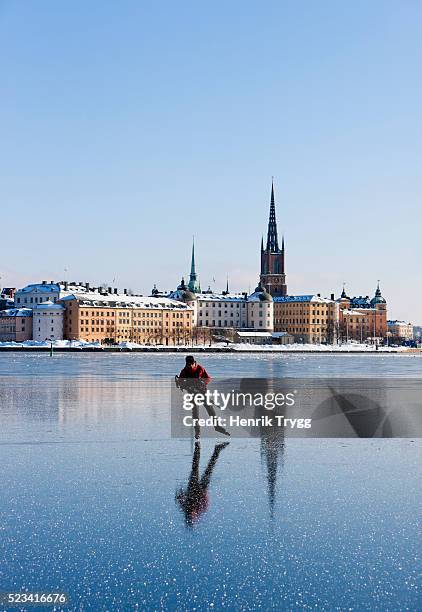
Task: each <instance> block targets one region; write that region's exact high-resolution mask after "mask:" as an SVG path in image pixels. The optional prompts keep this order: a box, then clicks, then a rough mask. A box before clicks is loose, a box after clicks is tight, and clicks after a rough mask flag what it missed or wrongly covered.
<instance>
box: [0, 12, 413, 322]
mask: <svg viewBox="0 0 422 612" xmlns="http://www.w3.org/2000/svg"><path fill="white" fill-rule="evenodd" d="M161 8H162V7H161ZM421 13H422V9H421V7H420V5H418V3H415V2H409V3H407V4H406V7H405V9H403V7H402V6H401V7H395V6H394V5H393V4H390V3H385V2H377V1H375V2H373V3H371V5H366V4H364V3H358V4H354V5H353V6H341V7H340V6H339V5H338V4H336V3H335V2H327V3H325V4H324V5H323V6H321V5H318V6H317V5H315V6H312V5H309V6H307V7H306V11H304V10H300V9H299V8H298V7H297V6H295V4H294V3H289V2H286V3H283V4H279V3H272V2H270V3H269V4H268V7H267V11H263V10H262V7H258V6H254V5H253V4H248V3H236V2H235V3H233V4H230V6H226V5H224V4H223V3H216V4H215V5H214V6H213V7H207V8H206V9H204V7H202V8H199V7H197V6H195V4H194V3H189V2H188V3H185V4H183V6H181V7H180V6H178V7H177V8H176V7H174V6H172V5H171V4H170V3H169V4H168V5H166V10H165V11H163V10H160V9H159V8H158V7H147V6H144V5H142V3H140V4H138V5H133V4H126V3H124V4H123V5H120V6H119V7H114V6H111V5H110V6H108V5H104V4H103V3H101V4H100V3H98V2H93V3H90V4H89V6H85V5H83V4H82V3H80V2H75V3H72V6H59V5H56V4H55V3H52V2H48V1H47V2H46V3H44V4H43V6H42V7H37V8H35V6H30V5H25V6H24V5H16V4H15V5H2V7H1V9H0V32H1V37H0V51H1V53H0V66H1V70H2V74H3V86H2V87H3V96H2V104H1V108H0V114H1V115H0V116H1V120H2V125H3V128H2V129H3V141H4V142H5V143H7V146H5V147H3V148H2V151H1V152H0V161H1V166H0V167H1V168H2V181H1V187H0V198H1V202H2V229H3V231H2V247H3V253H4V256H3V258H2V263H1V264H0V276H1V277H2V278H1V281H0V283H1V284H2V285H16V286H24V285H25V284H27V283H28V282H31V281H34V282H35V281H41V280H42V279H44V278H47V279H54V280H60V279H62V278H64V277H67V278H68V280H78V279H81V280H86V281H89V282H91V283H92V284H96V285H98V284H101V283H106V284H107V285H117V286H119V287H121V288H123V287H130V288H132V289H133V290H134V291H136V292H141V293H143V294H144V295H146V294H148V293H149V292H150V291H151V288H152V286H153V284H154V282H157V283H159V284H160V288H162V289H166V290H171V289H173V288H174V287H175V286H176V285H177V284H178V283H179V281H180V276H181V275H182V274H184V275H185V276H188V274H189V263H190V247H191V237H192V235H193V234H194V235H195V238H196V263H197V271H198V273H199V276H200V280H201V285H202V286H203V287H205V288H206V287H207V286H208V284H209V283H211V285H212V283H213V281H212V279H213V278H215V279H216V283H215V287H216V289H218V290H222V289H223V288H224V287H225V285H226V278H227V275H228V276H229V279H230V287H231V289H233V290H234V291H242V290H248V288H250V289H251V290H253V288H254V286H256V284H257V281H258V277H259V271H260V262H259V245H260V241H261V235H262V234H263V233H264V235H265V231H266V224H267V219H268V204H269V191H270V187H269V186H270V181H271V175H274V176H275V189H276V205H277V220H278V223H279V226H280V229H281V231H282V233H283V234H284V235H285V241H286V271H287V282H288V291H289V293H291V294H303V293H321V295H326V296H329V295H330V294H331V293H332V292H335V294H336V295H338V294H339V293H340V292H341V289H342V286H343V282H346V288H347V292H348V293H349V294H350V295H360V294H363V295H366V294H368V295H372V294H373V292H374V290H375V287H376V282H377V280H378V279H380V281H381V286H382V291H383V294H384V295H385V296H386V298H387V299H388V304H389V312H390V314H391V316H392V317H393V318H397V319H404V320H410V321H412V322H414V323H415V324H420V323H421V315H420V311H419V306H418V304H419V303H420V301H421V299H422V288H421V287H420V283H418V282H417V281H418V278H419V276H420V272H419V270H420V262H421V252H420V250H421V247H420V244H419V243H418V238H417V233H418V229H417V228H418V227H419V226H420V224H421V221H422V217H421V214H422V213H421V210H420V199H421V193H422V184H421V178H420V159H421V154H422V149H421V146H422V145H421V143H422V137H421V136H422V132H421V130H422V126H421V124H422V122H421V121H420V119H421V117H420V108H422V104H421V102H422V100H421V97H422V96H421V87H420V83H419V80H418V79H417V78H416V75H417V74H418V70H419V68H418V67H419V65H420V61H421V59H422V57H421V49H420V45H419V38H418V27H417V24H418V23H419V22H420V17H421ZM81 15H82V16H83V19H82V20H81ZM82 24H83V25H82ZM251 41H252V42H253V44H251ZM65 270H66V272H65ZM113 279H115V280H113Z"/></svg>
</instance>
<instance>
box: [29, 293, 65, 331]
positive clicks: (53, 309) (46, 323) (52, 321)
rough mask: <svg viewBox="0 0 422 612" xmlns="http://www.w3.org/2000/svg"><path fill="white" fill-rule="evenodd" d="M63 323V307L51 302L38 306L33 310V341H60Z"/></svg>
mask: <svg viewBox="0 0 422 612" xmlns="http://www.w3.org/2000/svg"><path fill="white" fill-rule="evenodd" d="M63 322H64V308H63V306H61V305H60V304H54V303H53V302H51V301H47V302H44V303H42V304H38V305H37V306H35V308H34V310H33V338H34V340H40V341H45V340H62V339H63Z"/></svg>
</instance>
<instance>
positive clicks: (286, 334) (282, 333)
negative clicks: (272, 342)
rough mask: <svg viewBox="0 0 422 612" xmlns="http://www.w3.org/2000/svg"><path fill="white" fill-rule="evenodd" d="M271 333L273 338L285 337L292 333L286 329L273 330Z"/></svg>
mask: <svg viewBox="0 0 422 612" xmlns="http://www.w3.org/2000/svg"><path fill="white" fill-rule="evenodd" d="M271 335H272V337H273V338H284V336H291V334H289V332H286V331H282V332H272V334H271Z"/></svg>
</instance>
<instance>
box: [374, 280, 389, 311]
mask: <svg viewBox="0 0 422 612" xmlns="http://www.w3.org/2000/svg"><path fill="white" fill-rule="evenodd" d="M376 304H386V301H385V299H384V298H383V297H382V295H381V289H380V284H379V283H378V286H377V290H376V291H375V295H374V297H373V298H372V300H371V306H375V305H376Z"/></svg>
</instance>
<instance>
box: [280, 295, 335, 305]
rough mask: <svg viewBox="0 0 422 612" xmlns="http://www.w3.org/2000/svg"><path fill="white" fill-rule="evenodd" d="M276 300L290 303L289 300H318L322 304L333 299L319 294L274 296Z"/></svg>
mask: <svg viewBox="0 0 422 612" xmlns="http://www.w3.org/2000/svg"><path fill="white" fill-rule="evenodd" d="M273 299H274V302H275V303H277V302H279V303H289V302H318V303H320V304H331V303H332V302H333V300H329V299H327V298H322V297H321V296H319V295H315V294H310V295H283V296H278V297H274V298H273Z"/></svg>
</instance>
